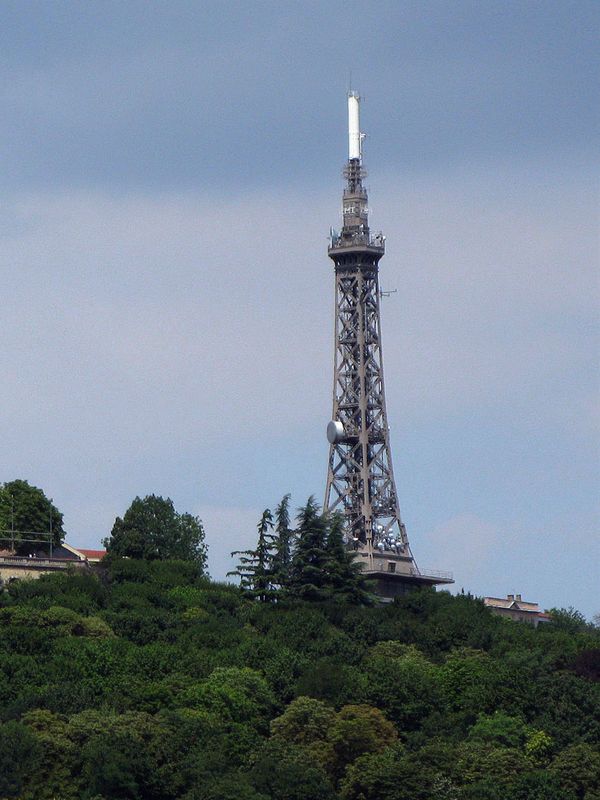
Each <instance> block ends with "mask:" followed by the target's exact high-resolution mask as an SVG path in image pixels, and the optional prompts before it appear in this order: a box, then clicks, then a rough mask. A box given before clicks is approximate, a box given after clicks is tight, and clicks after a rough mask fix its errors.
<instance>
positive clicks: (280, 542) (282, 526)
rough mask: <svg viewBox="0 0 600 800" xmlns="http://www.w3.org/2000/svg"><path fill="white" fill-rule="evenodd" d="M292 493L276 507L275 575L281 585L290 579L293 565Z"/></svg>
mask: <svg viewBox="0 0 600 800" xmlns="http://www.w3.org/2000/svg"><path fill="white" fill-rule="evenodd" d="M289 506H290V495H289V494H286V495H285V496H284V497H283V499H282V500H281V502H280V503H279V505H278V506H277V508H276V509H275V533H276V538H275V554H274V556H273V575H274V579H275V581H276V582H277V583H278V584H279V585H280V586H285V585H286V584H287V582H288V580H289V575H290V568H291V565H292V542H293V538H294V531H293V530H292V529H291V528H290V508H289Z"/></svg>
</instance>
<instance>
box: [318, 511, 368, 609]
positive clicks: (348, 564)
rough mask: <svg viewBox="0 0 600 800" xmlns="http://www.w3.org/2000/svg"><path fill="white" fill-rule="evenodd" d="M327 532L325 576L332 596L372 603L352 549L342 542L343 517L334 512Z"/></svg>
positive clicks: (361, 602) (356, 601)
mask: <svg viewBox="0 0 600 800" xmlns="http://www.w3.org/2000/svg"><path fill="white" fill-rule="evenodd" d="M328 529H329V533H328V536H327V544H326V551H327V555H328V561H327V577H328V581H329V583H330V586H331V593H332V595H333V596H334V597H339V598H343V599H345V600H347V601H349V602H351V603H360V604H362V605H368V604H370V603H372V596H371V595H370V594H369V589H368V581H367V579H366V577H365V575H364V573H363V571H362V567H361V565H360V562H359V561H357V555H356V552H355V551H354V550H349V549H348V548H347V546H346V544H345V543H344V534H343V518H342V516H341V514H334V515H333V516H332V517H330V518H329V520H328Z"/></svg>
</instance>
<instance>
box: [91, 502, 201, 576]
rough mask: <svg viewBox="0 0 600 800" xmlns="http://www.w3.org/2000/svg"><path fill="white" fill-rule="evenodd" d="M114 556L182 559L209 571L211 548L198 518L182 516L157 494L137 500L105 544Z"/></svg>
mask: <svg viewBox="0 0 600 800" xmlns="http://www.w3.org/2000/svg"><path fill="white" fill-rule="evenodd" d="M104 546H105V547H106V549H107V550H108V552H109V554H110V555H113V556H123V557H126V558H139V559H147V560H149V561H152V560H157V559H158V560H165V559H180V560H182V561H193V562H194V563H196V564H197V565H198V566H199V567H200V569H201V570H204V569H205V568H206V557H207V547H206V544H205V543H204V528H203V527H202V522H201V521H200V519H199V518H198V517H194V516H192V515H191V514H179V513H178V512H177V511H175V507H174V505H173V501H172V500H171V499H170V498H167V499H166V500H165V499H164V498H163V497H157V496H156V495H154V494H151V495H148V496H146V497H144V498H143V499H142V498H140V497H136V498H135V500H134V501H133V502H132V504H131V505H130V506H129V508H128V509H127V511H126V512H125V514H124V515H123V519H121V518H120V517H117V518H116V520H115V524H114V525H113V529H112V531H111V534H110V537H109V538H107V539H105V540H104Z"/></svg>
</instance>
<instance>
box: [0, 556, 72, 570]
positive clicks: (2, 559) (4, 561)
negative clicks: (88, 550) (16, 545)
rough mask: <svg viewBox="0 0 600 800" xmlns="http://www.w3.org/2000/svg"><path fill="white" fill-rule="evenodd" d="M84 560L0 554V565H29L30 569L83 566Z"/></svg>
mask: <svg viewBox="0 0 600 800" xmlns="http://www.w3.org/2000/svg"><path fill="white" fill-rule="evenodd" d="M86 563H87V562H86V561H80V560H79V559H76V558H50V557H48V558H40V557H38V556H0V567H2V566H4V567H29V568H31V569H35V568H36V567H37V568H40V567H46V568H54V569H67V568H68V567H71V566H73V567H84V566H85V565H86Z"/></svg>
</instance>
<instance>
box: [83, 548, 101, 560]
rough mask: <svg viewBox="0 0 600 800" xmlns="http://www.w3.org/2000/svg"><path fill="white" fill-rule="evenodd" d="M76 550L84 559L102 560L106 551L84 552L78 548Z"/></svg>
mask: <svg viewBox="0 0 600 800" xmlns="http://www.w3.org/2000/svg"><path fill="white" fill-rule="evenodd" d="M77 550H78V551H79V552H80V553H82V554H83V555H84V556H85V557H86V558H104V556H105V555H106V550H84V549H83V547H78V548H77Z"/></svg>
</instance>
